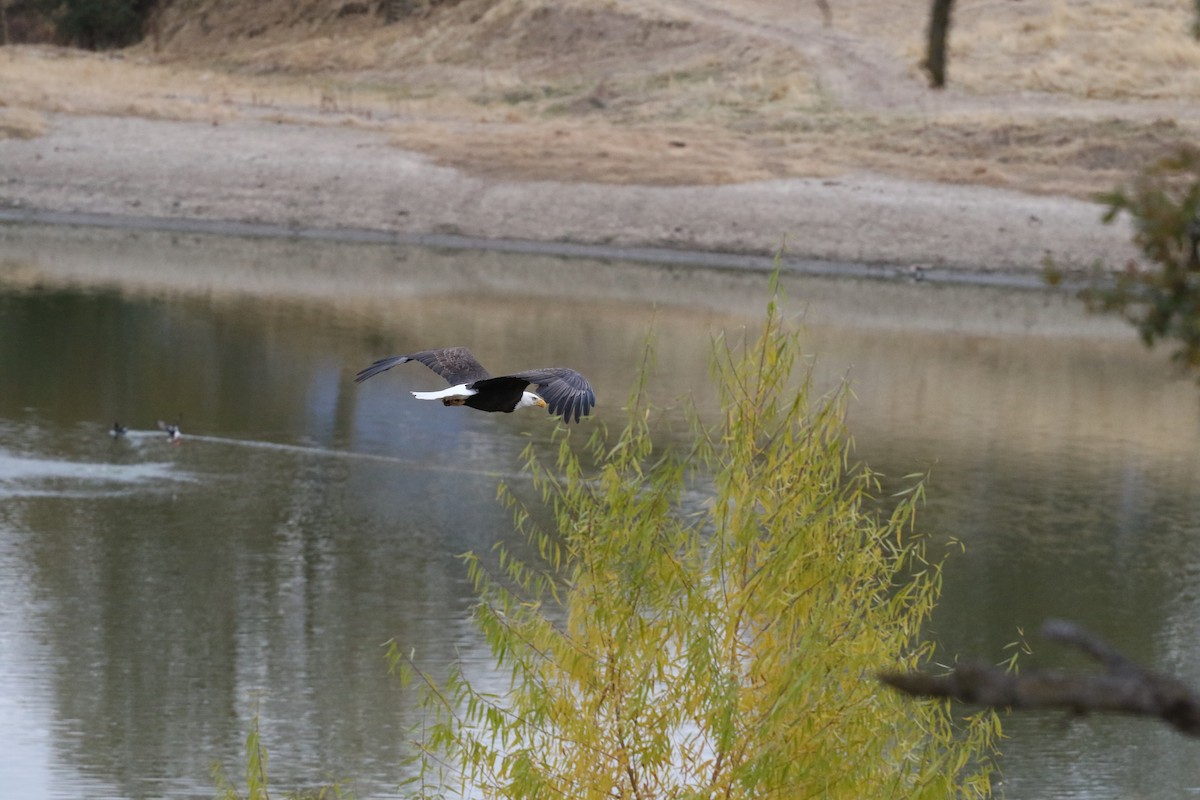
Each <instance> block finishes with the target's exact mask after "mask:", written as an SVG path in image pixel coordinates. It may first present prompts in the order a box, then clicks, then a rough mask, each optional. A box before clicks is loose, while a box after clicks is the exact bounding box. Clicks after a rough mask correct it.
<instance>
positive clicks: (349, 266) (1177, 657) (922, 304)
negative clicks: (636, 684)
mask: <svg viewBox="0 0 1200 800" xmlns="http://www.w3.org/2000/svg"><path fill="white" fill-rule="evenodd" d="M783 283H784V287H785V290H786V299H785V300H784V301H783V302H784V307H785V308H786V309H787V311H788V314H789V317H790V318H792V319H794V320H795V321H796V322H797V323H798V324H803V326H804V328H805V330H806V343H807V345H806V346H807V349H808V350H809V351H810V352H811V353H813V354H814V357H815V358H816V361H817V366H816V370H817V374H818V376H819V381H824V382H826V384H827V385H830V386H832V385H833V383H834V382H835V381H837V380H840V379H841V378H843V377H846V378H848V379H849V380H850V381H851V382H852V385H853V387H854V392H855V395H856V398H857V399H856V401H855V402H854V403H853V405H852V407H851V411H850V419H849V424H850V428H851V431H852V433H853V434H854V437H855V439H856V442H857V455H858V457H859V458H860V459H861V460H863V461H865V462H867V463H869V464H870V465H871V466H872V467H873V468H875V469H876V470H879V471H882V472H884V473H886V474H888V475H891V476H895V477H897V478H899V477H900V476H903V475H905V474H908V473H912V472H918V471H927V470H928V471H930V472H931V479H930V486H929V501H928V503H927V506H926V508H925V509H924V513H923V515H922V517H921V520H920V521H921V524H922V527H923V529H924V530H925V531H926V532H927V533H929V534H931V535H932V536H933V538H934V541H936V542H938V543H943V542H949V541H950V540H951V539H953V540H956V541H958V542H961V544H962V550H961V552H960V551H959V549H958V548H957V547H954V548H951V549H952V550H953V552H954V554H953V555H952V556H951V557H950V559H949V561H948V562H947V565H946V571H945V591H944V596H943V600H942V604H941V606H940V607H939V609H938V611H937V613H936V616H935V619H934V621H933V625H932V626H931V628H930V630H929V635H930V636H931V637H932V638H934V639H935V640H936V641H937V642H938V646H939V653H940V656H941V658H942V659H943V660H944V661H945V662H950V661H952V660H953V659H954V658H955V657H961V658H977V657H981V658H985V659H988V660H992V661H996V662H999V661H1001V660H1003V659H1004V658H1006V657H1007V655H1008V654H1009V651H1008V650H1006V649H1005V645H1006V644H1008V643H1010V642H1012V641H1014V640H1015V639H1017V638H1018V637H1019V636H1020V631H1022V630H1023V631H1024V632H1025V633H1026V635H1027V638H1028V639H1029V642H1030V644H1031V645H1032V646H1033V647H1034V650H1035V653H1034V655H1033V656H1030V657H1027V658H1026V661H1025V662H1024V663H1025V664H1026V665H1027V666H1028V667H1031V666H1033V665H1038V666H1065V667H1070V668H1079V669H1089V668H1090V665H1089V664H1087V663H1086V662H1085V661H1083V660H1082V659H1081V658H1079V657H1078V656H1076V655H1073V654H1070V653H1063V652H1062V651H1061V650H1060V649H1058V648H1056V647H1054V646H1052V645H1047V644H1044V643H1043V642H1041V641H1039V640H1038V639H1037V636H1036V631H1037V629H1038V627H1039V625H1040V624H1041V622H1042V620H1043V619H1045V618H1047V617H1052V616H1057V617H1066V618H1070V619H1074V620H1077V621H1079V622H1081V623H1083V624H1084V625H1086V626H1088V627H1090V628H1092V629H1093V630H1095V631H1096V632H1098V633H1100V634H1102V635H1103V636H1105V637H1106V638H1107V639H1108V640H1109V641H1111V642H1112V643H1113V644H1114V645H1116V646H1117V647H1119V648H1120V649H1122V650H1123V651H1124V652H1125V653H1126V654H1127V655H1129V656H1131V657H1132V658H1134V659H1136V660H1138V661H1140V662H1142V663H1145V664H1148V665H1154V666H1155V667H1156V668H1158V669H1161V670H1163V671H1166V672H1170V673H1173V674H1175V675H1178V676H1179V677H1181V678H1182V679H1183V680H1185V681H1187V682H1189V683H1190V684H1191V685H1193V686H1198V687H1200V580H1198V579H1200V449H1198V448H1197V444H1198V443H1200V388H1197V386H1196V385H1195V384H1194V383H1193V382H1191V381H1190V380H1188V379H1186V378H1183V377H1180V376H1179V375H1178V374H1176V373H1175V372H1173V371H1172V368H1171V367H1170V365H1169V363H1168V360H1167V357H1166V353H1165V352H1161V351H1159V352H1146V351H1144V350H1143V349H1142V348H1141V346H1140V345H1139V344H1138V343H1137V341H1136V340H1135V338H1134V335H1133V333H1132V331H1131V329H1129V328H1127V327H1126V326H1125V325H1124V324H1122V323H1120V322H1118V321H1113V320H1107V319H1098V318H1094V317H1089V316H1087V315H1085V314H1084V313H1083V312H1082V311H1081V310H1080V308H1079V307H1078V305H1077V303H1076V302H1075V301H1074V300H1072V299H1071V298H1070V297H1068V296H1066V295H1063V294H1055V293H1049V292H1045V291H1040V290H1039V291H1031V290H1019V289H1004V288H988V287H978V286H977V287H966V286H950V285H931V284H929V283H916V282H900V281H872V280H862V279H832V278H813V277H790V278H787V279H785V280H784V281H783ZM767 284H768V279H767V276H766V275H764V274H760V273H752V272H738V271H732V270H719V269H695V268H689V267H683V266H674V267H668V266H655V265H645V264H637V263H621V262H611V261H608V262H606V261H597V260H588V259H581V258H580V259H566V258H557V257H550V256H536V255H516V254H503V253H496V252H477V251H463V250H458V251H453V250H432V249H418V248H400V247H395V246H385V245H368V244H349V243H333V242H317V241H302V240H292V239H266V238H257V239H256V238H235V237H218V236H209V235H198V234H168V233H152V232H142V233H129V232H120V231H111V230H108V231H106V230H100V229H87V228H72V227H36V226H15V225H7V226H4V225H0V786H3V787H4V793H5V796H10V797H20V798H46V799H50V798H55V799H57V798H62V799H63V800H66V799H67V798H71V799H72V800H74V799H75V798H81V797H87V798H119V799H120V800H132V799H133V798H193V797H211V796H212V794H213V793H214V790H213V786H214V784H213V781H212V778H211V775H210V773H211V769H212V766H213V764H214V763H216V762H219V763H222V764H224V765H225V766H226V768H227V769H228V771H229V773H230V775H231V776H233V777H234V778H235V779H237V780H238V783H239V784H241V764H242V763H243V761H242V747H243V743H244V740H245V736H246V733H247V731H248V730H249V728H250V724H251V719H252V718H253V716H254V715H255V714H256V713H257V714H258V715H259V717H260V720H261V726H262V732H263V738H264V741H265V742H266V744H267V746H268V748H269V749H270V764H269V767H270V773H271V775H272V778H273V782H274V786H275V788H276V790H277V791H279V792H280V793H282V790H285V789H292V788H295V787H299V786H307V785H313V784H316V783H319V782H322V781H327V780H331V779H346V780H349V781H350V784H349V785H350V787H351V788H352V789H353V790H354V791H356V792H357V795H358V796H359V797H362V798H376V797H391V796H399V795H398V792H397V790H396V788H395V787H396V785H397V783H398V782H399V781H400V780H401V779H402V778H403V777H405V775H404V767H403V765H402V762H403V760H404V759H405V757H406V756H408V755H409V754H410V753H411V750H410V745H409V744H408V741H407V740H408V730H409V727H410V726H411V725H412V724H414V723H415V722H416V721H418V719H419V717H418V716H417V714H416V710H415V708H414V703H413V699H412V697H411V696H410V695H409V694H408V693H407V692H405V691H402V690H401V689H400V686H399V684H398V681H397V680H396V679H395V678H393V677H391V676H389V675H388V672H387V666H386V663H385V660H384V653H385V648H384V643H385V642H387V641H388V640H390V639H397V640H399V641H401V642H403V643H404V645H405V646H406V647H411V648H413V649H415V651H416V653H417V654H418V657H419V660H421V661H422V662H423V663H425V664H427V665H429V666H430V667H431V669H433V670H436V669H438V668H439V666H440V665H445V664H447V663H448V662H450V661H451V660H454V659H459V660H461V661H462V662H463V663H465V664H466V665H467V671H468V673H469V674H471V675H473V676H474V677H475V678H476V679H477V680H478V681H479V682H480V684H481V685H485V686H492V687H493V688H494V689H496V690H500V689H502V688H503V686H504V683H503V680H502V679H501V678H500V677H498V676H496V675H494V674H493V672H492V670H491V656H490V653H489V651H488V650H487V648H486V647H485V646H484V645H483V643H482V639H481V637H480V636H479V635H478V634H477V633H476V632H475V630H474V628H473V627H472V625H471V623H470V621H469V619H468V613H469V608H470V605H471V603H472V596H471V593H470V586H469V584H468V582H467V580H466V575H465V571H464V568H463V566H462V564H461V562H460V560H459V559H458V555H459V554H461V553H463V552H464V551H467V550H475V551H479V552H486V551H488V550H489V549H490V548H491V547H492V545H493V544H494V543H495V542H496V541H497V540H499V539H503V538H506V537H510V536H511V519H510V514H509V512H508V511H506V510H505V509H504V508H502V507H501V506H500V505H499V503H497V501H496V499H495V495H496V486H497V483H498V482H499V481H501V480H503V481H507V482H509V483H510V484H512V485H513V486H514V487H517V488H518V489H519V488H520V486H522V485H523V482H526V480H527V479H526V478H525V476H524V475H523V474H522V473H521V469H520V468H521V459H520V454H521V451H522V450H523V449H524V448H525V447H526V445H527V444H530V443H532V444H533V446H534V447H535V448H539V449H542V450H544V451H545V452H547V453H549V452H552V445H551V435H552V432H553V430H554V427H555V423H554V421H553V420H552V419H551V418H550V417H548V416H547V415H546V414H544V413H543V412H540V411H522V412H518V413H515V414H512V415H504V414H483V413H479V412H475V411H472V410H470V409H465V408H443V407H442V406H441V405H440V404H438V403H429V402H420V401H416V400H414V399H413V398H412V397H411V396H410V395H409V394H408V390H425V389H436V388H440V387H441V386H442V385H444V384H442V383H441V382H440V380H439V379H438V378H437V377H436V376H435V375H433V374H432V373H431V372H429V371H428V370H426V369H424V368H423V367H421V366H420V365H416V364H409V365H403V366H400V367H398V368H396V369H394V370H392V371H391V372H388V373H386V374H385V375H382V376H380V377H378V378H375V379H373V380H371V381H369V382H367V383H364V384H362V385H355V384H354V383H353V376H354V373H355V372H356V371H357V370H358V369H360V368H361V367H363V366H365V365H367V364H369V363H370V362H371V361H373V360H375V359H376V358H379V357H381V356H385V355H391V354H394V353H403V352H411V351H413V350H418V349H424V348H429V347H439V346H445V345H452V344H461V345H468V346H470V347H471V348H472V349H473V350H474V352H475V353H476V355H477V356H479V358H480V360H481V361H483V363H484V364H485V365H486V366H488V367H489V368H491V369H492V370H493V372H500V371H505V370H517V369H528V368H533V367H542V366H557V365H569V366H573V367H575V368H577V369H579V370H580V371H582V372H584V373H585V374H586V375H587V376H588V377H589V378H590V380H591V382H592V384H593V385H594V387H595V389H596V394H597V397H598V402H599V406H598V407H597V409H596V415H595V418H594V421H593V422H592V423H584V425H583V426H582V427H584V428H585V431H584V432H585V433H586V432H587V431H586V429H587V428H588V427H589V426H590V425H594V424H595V421H605V422H608V423H610V424H612V425H619V424H620V422H621V420H622V419H623V416H622V406H623V404H624V400H625V399H626V397H627V396H628V394H629V391H630V389H631V388H632V386H633V384H634V381H635V378H636V375H637V372H638V369H639V365H640V363H641V360H642V353H643V350H644V349H645V344H646V341H647V337H648V336H651V337H652V340H653V342H654V351H655V358H654V362H653V369H652V373H651V379H650V393H651V395H652V397H653V398H654V399H655V400H656V401H657V402H659V403H661V404H663V405H665V406H677V405H678V404H679V401H680V398H682V397H685V396H691V397H693V398H694V399H695V400H696V402H697V403H698V405H699V406H700V407H701V408H702V409H707V410H709V411H712V410H713V408H714V403H715V400H714V397H713V391H712V387H711V383H710V379H709V370H708V363H709V357H710V354H711V350H712V338H713V337H714V336H716V335H718V334H721V333H724V334H726V335H727V336H729V337H733V338H736V337H738V336H740V335H741V333H742V332H743V331H745V330H749V331H751V332H753V331H755V330H756V329H757V327H758V326H759V325H760V323H761V318H762V314H763V310H764V308H765V306H766V302H767ZM177 418H178V419H180V421H181V424H182V428H183V432H184V439H183V441H182V442H181V443H179V444H177V445H172V444H170V443H168V442H167V440H166V437H165V436H164V435H163V434H161V433H160V432H159V431H158V430H157V429H156V427H155V423H156V421H157V420H159V419H164V420H175V419H177ZM668 418H671V415H670V414H669V413H668ZM114 420H120V421H121V422H123V423H124V424H126V425H127V426H129V428H130V429H131V433H130V435H129V436H128V437H125V438H122V439H113V438H111V437H110V436H109V435H108V429H109V427H110V426H111V425H112V423H113V421H114ZM675 427H676V428H679V427H681V426H675ZM670 435H671V434H669V433H668V434H664V439H666V440H669V438H670ZM1005 731H1006V734H1007V735H1008V737H1009V738H1008V740H1007V741H1006V742H1005V747H1004V756H1003V759H1002V762H1001V766H1002V769H1003V773H1004V775H1003V784H1002V791H1001V792H999V793H998V794H999V795H1000V796H1006V797H1009V798H1129V797H1138V796H1141V797H1180V796H1190V795H1194V794H1200V758H1198V757H1197V753H1198V750H1197V747H1198V745H1197V744H1196V743H1195V742H1192V741H1189V740H1186V739H1184V738H1182V737H1180V736H1178V735H1176V734H1173V733H1172V732H1171V731H1169V730H1168V729H1167V728H1166V727H1165V726H1164V725H1162V724H1160V723H1158V722H1156V721H1152V720H1145V719H1127V718H1119V717H1089V718H1071V717H1067V716H1065V715H1063V714H1031V715H1020V716H1011V717H1008V718H1006V720H1005Z"/></svg>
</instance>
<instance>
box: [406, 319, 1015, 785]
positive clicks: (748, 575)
mask: <svg viewBox="0 0 1200 800" xmlns="http://www.w3.org/2000/svg"><path fill="white" fill-rule="evenodd" d="M799 355H800V350H799V343H798V341H797V339H796V337H795V335H794V334H792V333H789V332H787V331H785V330H784V328H783V326H782V323H781V317H780V314H779V312H778V311H777V309H776V307H775V305H774V303H772V304H771V305H770V307H769V309H768V314H767V318H766V322H765V326H764V329H763V332H762V335H761V336H760V337H759V338H758V339H757V341H756V342H753V343H747V344H745V345H742V346H740V347H736V346H730V345H728V344H726V343H724V342H719V343H718V345H717V356H716V358H715V368H714V376H715V382H716V383H717V385H718V386H719V388H720V391H721V397H722V400H723V404H722V407H723V409H724V414H723V417H722V418H721V420H720V422H719V423H718V424H716V425H715V426H712V427H704V426H702V425H701V424H700V423H699V422H693V426H694V430H695V436H694V444H692V445H690V446H689V447H688V448H686V450H685V451H681V452H675V453H659V452H658V451H657V450H656V449H655V447H654V446H653V444H652V437H651V423H652V420H653V419H654V415H653V414H652V412H650V411H649V410H648V409H647V408H646V407H645V406H644V404H643V391H642V388H641V386H639V388H638V389H637V390H635V392H634V395H633V398H632V400H631V402H630V404H629V408H630V411H629V413H628V420H627V422H626V424H625V426H624V428H623V430H622V431H621V432H620V434H619V435H616V436H615V437H612V438H611V439H610V438H609V437H606V436H605V435H604V434H603V433H602V432H597V433H596V435H594V436H593V437H592V439H591V440H590V442H589V444H588V447H587V448H584V450H583V452H584V455H585V456H586V458H583V459H581V458H580V456H579V454H578V452H577V451H578V449H579V448H578V447H573V446H572V443H571V441H570V440H569V439H568V438H564V439H563V440H562V442H561V448H560V449H559V451H558V457H557V461H556V463H554V464H553V465H549V464H543V463H542V462H541V461H540V460H539V459H538V458H537V457H536V456H534V455H533V454H532V453H527V455H526V457H527V459H528V467H529V470H530V471H531V472H532V475H533V478H534V483H535V486H536V487H537V489H538V490H539V492H540V497H541V501H542V502H544V503H545V504H546V505H547V506H548V507H549V509H551V513H546V514H540V515H539V514H537V513H531V512H532V511H535V510H534V509H531V508H529V507H528V506H527V505H525V504H524V503H523V502H522V501H520V500H518V499H517V497H516V495H515V494H514V492H512V491H510V490H508V489H502V497H503V498H504V500H505V501H506V502H507V503H509V504H510V505H511V506H512V508H513V509H514V511H515V518H516V523H517V526H518V528H519V529H520V530H521V531H522V532H523V533H524V535H525V536H527V537H528V539H529V541H530V542H531V543H532V544H533V545H535V548H532V549H529V552H537V553H539V554H540V556H539V558H538V559H536V560H522V559H520V558H518V557H517V556H516V555H515V553H514V551H513V550H510V549H506V548H500V549H499V560H498V564H499V567H494V568H493V569H491V570H489V569H486V568H485V567H484V566H483V564H484V561H483V560H482V559H481V558H480V557H479V556H477V555H468V556H467V561H468V568H469V571H470V574H471V575H472V577H473V579H474V581H475V585H476V589H477V591H478V593H479V598H480V601H479V604H478V606H477V608H476V612H475V613H476V619H477V621H478V623H479V625H480V626H481V628H482V630H483V632H484V633H485V634H486V637H487V640H488V642H489V643H490V645H491V647H492V650H493V651H494V654H495V657H496V660H497V663H498V666H499V668H500V669H501V670H507V671H508V672H509V673H510V674H511V677H512V683H511V689H510V690H509V691H508V692H506V693H504V694H502V695H489V694H485V693H483V692H481V691H479V690H477V689H476V688H475V687H473V686H472V685H471V683H470V681H469V680H467V678H466V677H465V676H464V675H463V673H462V672H461V671H456V670H451V672H450V674H449V677H448V678H446V679H445V680H443V681H434V679H433V678H432V677H431V676H430V674H429V673H428V672H427V671H422V670H421V669H418V668H417V666H416V665H417V662H419V654H417V655H416V656H414V655H413V654H412V653H411V652H410V651H409V650H407V649H406V648H405V647H404V646H403V643H393V645H392V648H391V651H390V652H391V657H392V659H393V665H394V667H395V668H396V669H397V670H398V671H399V672H400V673H401V674H402V675H403V676H404V677H405V678H406V679H408V680H412V679H414V678H415V679H417V680H418V681H419V682H420V683H421V684H423V686H424V691H423V698H424V705H425V708H426V718H425V719H424V721H423V722H422V725H421V727H420V731H421V733H420V739H419V741H418V743H417V744H418V747H419V756H418V757H417V759H416V760H417V762H418V764H417V765H416V767H415V768H414V773H413V777H412V783H411V784H410V786H409V788H410V790H411V791H413V792H414V793H416V794H418V795H420V796H423V797H435V796H436V797H440V796H464V795H471V796H483V797H489V798H490V797H497V798H499V797H504V798H614V797H616V798H665V797H672V798H701V797H703V798H716V797H727V798H763V797H781V798H803V797H848V798H861V797H872V798H881V797H897V798H906V799H907V798H920V797H936V798H943V797H947V796H970V797H980V796H986V795H988V793H989V785H990V784H989V771H990V768H991V767H990V765H991V754H992V746H993V744H994V742H995V738H996V737H997V736H998V733H999V728H998V724H997V721H996V717H995V716H994V714H993V713H992V712H983V713H980V714H977V715H975V716H972V717H967V718H962V719H954V718H953V717H952V716H951V712H950V708H949V706H947V705H945V704H929V705H925V704H913V703H911V702H907V701H905V700H904V699H903V698H901V697H900V696H899V695H898V694H896V693H893V692H891V691H890V690H888V689H886V688H884V687H881V686H880V685H879V683H878V682H877V681H876V679H875V675H876V674H877V673H878V672H880V671H881V670H898V669H900V670H903V669H908V668H911V667H913V666H915V665H917V664H918V663H921V662H926V661H927V660H928V658H929V656H930V655H931V649H930V646H929V645H928V644H924V643H922V640H921V637H920V632H921V626H922V623H924V622H925V620H926V619H927V618H928V615H929V613H930V611H931V610H932V609H933V607H934V603H935V601H936V599H937V597H938V593H939V590H940V567H939V565H938V564H934V563H929V562H928V561H927V560H926V549H925V548H926V545H925V541H924V540H923V539H922V538H921V537H920V536H918V535H916V533H915V532H914V529H913V523H914V519H915V514H916V509H917V506H918V503H919V501H920V499H921V497H922V485H921V484H920V483H919V482H918V481H916V479H915V478H914V479H913V481H914V482H913V483H912V484H911V487H910V488H909V489H908V490H907V491H906V492H904V493H902V494H901V495H899V496H896V497H893V498H888V499H887V502H884V501H881V500H880V499H879V496H878V495H879V482H878V479H877V476H876V475H874V474H873V473H872V472H871V471H870V470H869V469H867V468H865V467H862V466H854V465H853V464H852V461H851V443H850V439H849V437H848V436H847V431H846V429H845V426H844V415H845V409H846V402H847V398H848V393H849V392H848V389H847V388H846V387H844V386H843V387H841V388H838V389H836V390H834V391H833V392H832V393H830V394H828V395H825V396H820V397H815V396H814V394H815V392H814V389H813V385H812V372H811V364H810V362H805V363H806V364H807V365H806V366H801V367H800V368H799V369H796V367H797V360H798V358H799ZM643 375H644V371H643ZM797 376H798V377H799V380H798V381H797V380H796V378H797ZM643 381H644V378H643ZM585 463H586V464H587V465H588V466H586V467H585ZM881 507H890V510H888V511H886V512H880V511H879V510H878V509H880V508H881ZM539 517H540V518H550V519H552V520H553V525H552V526H543V525H539V524H537V523H536V522H535V520H536V519H537V518H539ZM493 563H495V562H493Z"/></svg>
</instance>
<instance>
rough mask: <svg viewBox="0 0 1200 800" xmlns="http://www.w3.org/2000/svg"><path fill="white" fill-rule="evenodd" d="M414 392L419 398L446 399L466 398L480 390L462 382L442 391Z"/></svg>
mask: <svg viewBox="0 0 1200 800" xmlns="http://www.w3.org/2000/svg"><path fill="white" fill-rule="evenodd" d="M412 394H413V397H415V398H417V399H418V400H445V399H448V398H457V399H460V400H465V399H467V398H468V397H470V396H471V395H473V394H479V392H477V391H476V390H475V389H468V388H467V385H466V384H465V383H460V384H459V385H458V386H451V387H449V388H447V389H442V390H441V391H440V392H413V393H412Z"/></svg>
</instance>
